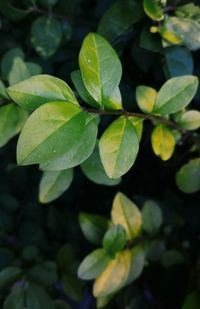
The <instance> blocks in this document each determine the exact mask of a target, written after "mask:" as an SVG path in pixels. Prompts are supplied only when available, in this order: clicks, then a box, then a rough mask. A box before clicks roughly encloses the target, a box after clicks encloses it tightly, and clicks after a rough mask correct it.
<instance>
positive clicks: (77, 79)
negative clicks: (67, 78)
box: [71, 70, 101, 107]
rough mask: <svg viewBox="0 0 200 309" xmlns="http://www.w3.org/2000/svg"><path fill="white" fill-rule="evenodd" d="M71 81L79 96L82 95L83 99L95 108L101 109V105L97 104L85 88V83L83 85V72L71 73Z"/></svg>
mask: <svg viewBox="0 0 200 309" xmlns="http://www.w3.org/2000/svg"><path fill="white" fill-rule="evenodd" d="M71 79H72V82H73V84H74V86H75V88H76V91H77V92H78V94H79V95H80V97H81V99H82V100H83V101H84V102H86V103H88V104H90V105H92V106H94V107H100V106H101V105H100V104H99V103H98V102H96V101H95V100H94V99H93V97H92V96H91V95H90V94H89V92H88V91H87V88H86V87H85V85H84V83H83V78H82V75H81V71H80V70H77V71H73V72H72V73H71Z"/></svg>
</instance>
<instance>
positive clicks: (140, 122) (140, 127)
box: [128, 116, 144, 142]
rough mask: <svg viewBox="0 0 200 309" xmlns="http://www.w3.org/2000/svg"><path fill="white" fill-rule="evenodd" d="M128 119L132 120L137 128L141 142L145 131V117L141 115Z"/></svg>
mask: <svg viewBox="0 0 200 309" xmlns="http://www.w3.org/2000/svg"><path fill="white" fill-rule="evenodd" d="M128 120H129V121H130V123H131V124H132V126H133V127H134V128H135V130H136V133H137V136H138V140H139V142H140V141H141V138H142V133H143V121H144V119H143V118H140V117H132V116H131V117H128Z"/></svg>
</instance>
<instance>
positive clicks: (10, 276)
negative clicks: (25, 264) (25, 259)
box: [0, 266, 22, 290]
mask: <svg viewBox="0 0 200 309" xmlns="http://www.w3.org/2000/svg"><path fill="white" fill-rule="evenodd" d="M21 276H22V270H21V269H20V268H19V267H15V266H9V267H5V268H4V269H2V270H1V271H0V290H3V289H4V288H6V287H7V286H9V285H10V284H13V283H14V282H15V281H17V280H18V279H19V278H20V277H21Z"/></svg>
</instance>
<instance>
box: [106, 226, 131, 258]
mask: <svg viewBox="0 0 200 309" xmlns="http://www.w3.org/2000/svg"><path fill="white" fill-rule="evenodd" d="M126 242H127V237H126V231H125V229H124V228H123V226H122V225H120V224H117V225H112V226H111V227H110V228H109V230H108V231H107V232H106V234H105V235H104V238H103V247H104V249H105V250H106V251H107V252H108V254H110V255H111V256H113V254H115V253H116V252H118V251H122V250H123V249H124V247H125V245H126Z"/></svg>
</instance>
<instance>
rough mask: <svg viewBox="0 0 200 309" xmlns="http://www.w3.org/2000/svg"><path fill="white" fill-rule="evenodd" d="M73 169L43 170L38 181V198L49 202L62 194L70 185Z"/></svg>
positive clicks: (43, 201)
mask: <svg viewBox="0 0 200 309" xmlns="http://www.w3.org/2000/svg"><path fill="white" fill-rule="evenodd" d="M72 180H73V170H72V169H67V170H63V171H51V172H44V173H43V176H42V179H41V181H40V187H39V200H40V202H41V203H49V202H51V201H53V200H55V199H56V198H58V197H59V196H60V195H62V194H63V193H64V192H65V191H66V190H67V189H68V188H69V187H70V185H71V183H72Z"/></svg>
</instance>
